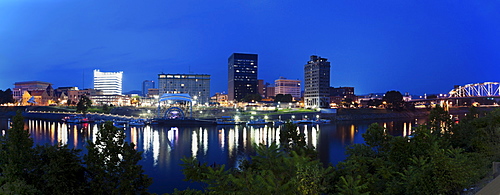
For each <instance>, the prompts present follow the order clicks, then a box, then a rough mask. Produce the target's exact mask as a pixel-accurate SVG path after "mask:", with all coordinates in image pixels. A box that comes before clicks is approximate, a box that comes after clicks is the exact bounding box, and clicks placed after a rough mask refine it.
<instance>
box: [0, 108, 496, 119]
mask: <svg viewBox="0 0 500 195" xmlns="http://www.w3.org/2000/svg"><path fill="white" fill-rule="evenodd" d="M147 109H149V112H150V113H153V112H151V109H150V108H144V109H143V108H129V107H123V108H121V107H120V108H115V109H113V111H114V112H113V111H112V114H114V115H120V116H123V117H139V116H141V114H143V113H147V111H148V110H147ZM493 109H496V108H484V107H479V108H477V111H478V112H479V113H486V112H489V111H492V110H493ZM19 110H20V111H22V112H23V116H24V117H26V118H31V119H45V120H61V119H62V118H63V117H65V116H67V115H69V114H76V113H75V112H74V110H72V109H69V108H63V107H50V106H17V107H0V117H1V118H10V117H12V116H14V115H15V114H16V112H17V111H19ZM220 111H221V110H220V109H219V110H217V109H215V110H214V109H212V110H210V111H208V110H207V111H197V112H200V113H201V112H205V113H204V117H201V118H202V119H207V120H215V118H220V117H218V116H219V115H221V114H224V115H227V116H231V115H233V116H236V115H238V112H234V111H230V110H229V109H227V111H225V112H224V113H221V112H220ZM469 111H470V109H469V108H467V107H460V108H451V109H450V111H449V112H450V114H452V115H464V114H467V113H468V112H469ZM210 112H212V113H210ZM49 113H50V114H49ZM206 113H210V114H206ZM429 113H430V110H428V109H416V110H411V111H409V110H406V111H392V110H387V109H369V108H362V109H338V110H337V112H336V113H333V114H332V113H328V114H326V113H321V112H303V113H297V112H295V113H279V114H273V113H270V112H268V111H267V112H265V113H259V112H257V114H256V115H255V117H254V118H262V119H264V118H267V119H268V120H278V119H279V120H300V119H305V118H317V117H320V118H323V119H329V120H332V121H358V120H382V119H384V120H385V119H405V118H425V117H427V116H428V115H429ZM239 116H240V120H251V118H252V116H253V115H248V114H247V115H239ZM195 118H198V117H195Z"/></svg>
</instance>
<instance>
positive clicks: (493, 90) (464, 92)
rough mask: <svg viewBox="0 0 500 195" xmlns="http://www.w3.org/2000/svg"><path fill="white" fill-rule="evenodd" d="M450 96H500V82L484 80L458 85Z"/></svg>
mask: <svg viewBox="0 0 500 195" xmlns="http://www.w3.org/2000/svg"><path fill="white" fill-rule="evenodd" d="M449 94H450V97H457V98H462V97H500V83H499V82H484V83H475V84H467V85H465V86H458V87H456V88H455V89H453V90H451V91H450V93H449Z"/></svg>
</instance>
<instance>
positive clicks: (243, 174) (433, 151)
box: [174, 107, 500, 194]
mask: <svg viewBox="0 0 500 195" xmlns="http://www.w3.org/2000/svg"><path fill="white" fill-rule="evenodd" d="M475 116H477V114H475V113H474V111H473V110H472V111H471V114H470V115H469V116H468V117H467V118H466V119H465V120H463V121H462V122H461V123H460V124H454V123H453V121H452V120H451V119H450V116H449V114H448V112H446V111H445V110H444V109H443V108H439V107H438V108H436V109H434V110H432V111H431V114H430V116H429V120H428V121H429V122H428V124H426V125H421V126H418V127H415V128H414V129H413V130H412V133H411V136H407V137H401V136H391V135H388V134H387V133H386V132H385V129H384V128H383V127H381V126H380V125H378V124H376V123H374V124H372V125H370V127H369V128H368V130H367V132H366V133H364V134H363V138H364V139H365V144H354V145H352V146H350V147H349V148H348V149H347V154H348V157H347V159H346V160H345V161H342V162H340V163H338V165H337V166H336V167H334V166H331V165H330V166H326V168H325V167H324V166H323V165H322V164H321V163H320V162H319V161H318V159H317V156H316V155H315V154H314V150H311V148H310V147H308V146H307V145H306V144H305V142H304V135H303V134H301V133H299V132H298V131H297V127H296V126H294V125H290V124H288V125H287V126H286V128H284V130H283V131H282V132H281V134H280V135H281V136H280V137H281V139H280V143H281V144H280V145H279V146H278V145H276V144H275V143H273V144H271V145H269V146H265V145H259V146H256V151H257V154H256V155H255V156H252V157H251V159H250V160H248V161H244V162H243V163H241V164H242V165H241V166H240V167H238V168H231V169H227V168H226V167H225V166H224V165H215V164H214V165H207V164H206V163H200V162H199V161H198V160H196V159H194V158H184V159H183V162H184V163H183V165H182V166H183V168H184V170H183V171H184V174H185V176H186V180H190V181H196V182H201V183H203V184H204V190H203V191H197V190H191V189H189V190H187V191H176V192H174V194H202V193H209V194H212V193H215V194H220V193H229V194H247V193H256V194H456V193H459V192H460V191H461V190H462V189H464V188H467V187H469V186H471V185H472V184H474V183H475V182H477V181H478V180H480V179H481V178H483V177H485V175H486V174H487V172H488V170H489V166H490V165H491V162H492V161H498V160H500V147H499V146H500V145H499V143H497V140H499V139H500V110H495V111H492V112H491V113H489V114H488V115H487V116H485V117H481V118H476V117H475Z"/></svg>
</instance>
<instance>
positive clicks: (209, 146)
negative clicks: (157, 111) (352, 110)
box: [0, 119, 425, 193]
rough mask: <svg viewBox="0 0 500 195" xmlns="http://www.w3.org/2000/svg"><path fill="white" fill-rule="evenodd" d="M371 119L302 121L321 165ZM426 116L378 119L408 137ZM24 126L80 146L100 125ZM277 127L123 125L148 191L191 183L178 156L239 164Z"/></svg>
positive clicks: (340, 156) (276, 133)
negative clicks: (148, 182)
mask: <svg viewBox="0 0 500 195" xmlns="http://www.w3.org/2000/svg"><path fill="white" fill-rule="evenodd" d="M372 122H374V121H356V122H338V123H335V124H321V125H310V124H309V125H301V126H299V127H297V128H298V130H299V131H300V132H302V133H304V135H305V138H306V143H307V145H309V146H312V147H315V148H316V149H317V151H318V153H319V156H320V160H321V162H323V163H324V164H328V163H333V164H336V163H337V162H339V161H341V160H344V159H345V157H346V156H345V147H346V146H349V145H351V144H353V143H363V142H364V141H363V137H362V134H363V133H364V132H366V129H367V128H368V126H369V125H370V124H371V123H372ZM423 122H425V120H421V119H420V120H416V119H412V120H398V121H381V122H378V123H379V124H380V125H382V126H384V127H386V132H387V133H389V134H391V135H395V136H407V135H409V134H410V133H411V129H412V127H414V125H416V124H422V123H423ZM7 125H8V122H7V119H0V128H1V129H2V130H5V129H6V128H7V127H8V126H7ZM25 128H26V129H28V130H29V132H30V134H31V137H32V138H33V139H34V141H35V143H36V144H46V143H47V144H52V145H55V144H59V143H62V144H67V145H68V146H69V147H74V148H78V149H83V152H85V151H86V150H85V145H86V142H87V141H88V140H91V141H94V140H96V136H97V134H96V133H97V131H98V128H99V126H98V125H96V124H66V123H62V122H53V121H43V120H27V121H26V123H25ZM281 128H282V127H273V126H216V127H215V126H214V127H160V126H145V127H128V128H126V129H125V130H124V131H125V133H126V135H127V138H126V141H128V142H131V143H134V144H135V148H136V149H137V150H139V151H142V152H143V154H142V156H143V160H142V161H141V162H140V164H141V165H142V166H143V168H144V170H145V171H146V174H148V175H149V176H151V177H153V178H154V181H155V182H154V183H153V185H152V186H151V187H150V190H151V191H152V192H158V193H163V192H172V191H173V188H174V187H175V188H178V189H185V188H187V187H191V188H193V187H195V188H196V186H192V185H193V184H191V183H189V182H184V181H182V180H183V179H184V176H183V174H182V172H181V167H180V165H179V164H181V163H182V162H181V161H180V159H181V158H183V157H190V156H193V157H196V158H197V159H199V160H200V161H201V162H207V163H208V164H212V163H217V164H226V166H227V167H236V166H238V163H239V160H241V159H245V158H248V156H250V155H253V154H255V149H254V145H258V144H265V145H269V144H271V143H272V142H277V143H279V141H280V130H281Z"/></svg>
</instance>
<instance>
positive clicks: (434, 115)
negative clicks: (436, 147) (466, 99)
mask: <svg viewBox="0 0 500 195" xmlns="http://www.w3.org/2000/svg"><path fill="white" fill-rule="evenodd" d="M427 125H428V127H429V128H430V129H431V131H432V132H433V133H434V134H437V135H444V136H449V135H450V134H451V128H452V127H453V121H452V120H451V117H450V113H448V111H446V110H444V108H443V107H441V106H439V105H436V107H435V108H433V109H432V110H431V112H430V113H429V121H428V122H427Z"/></svg>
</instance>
